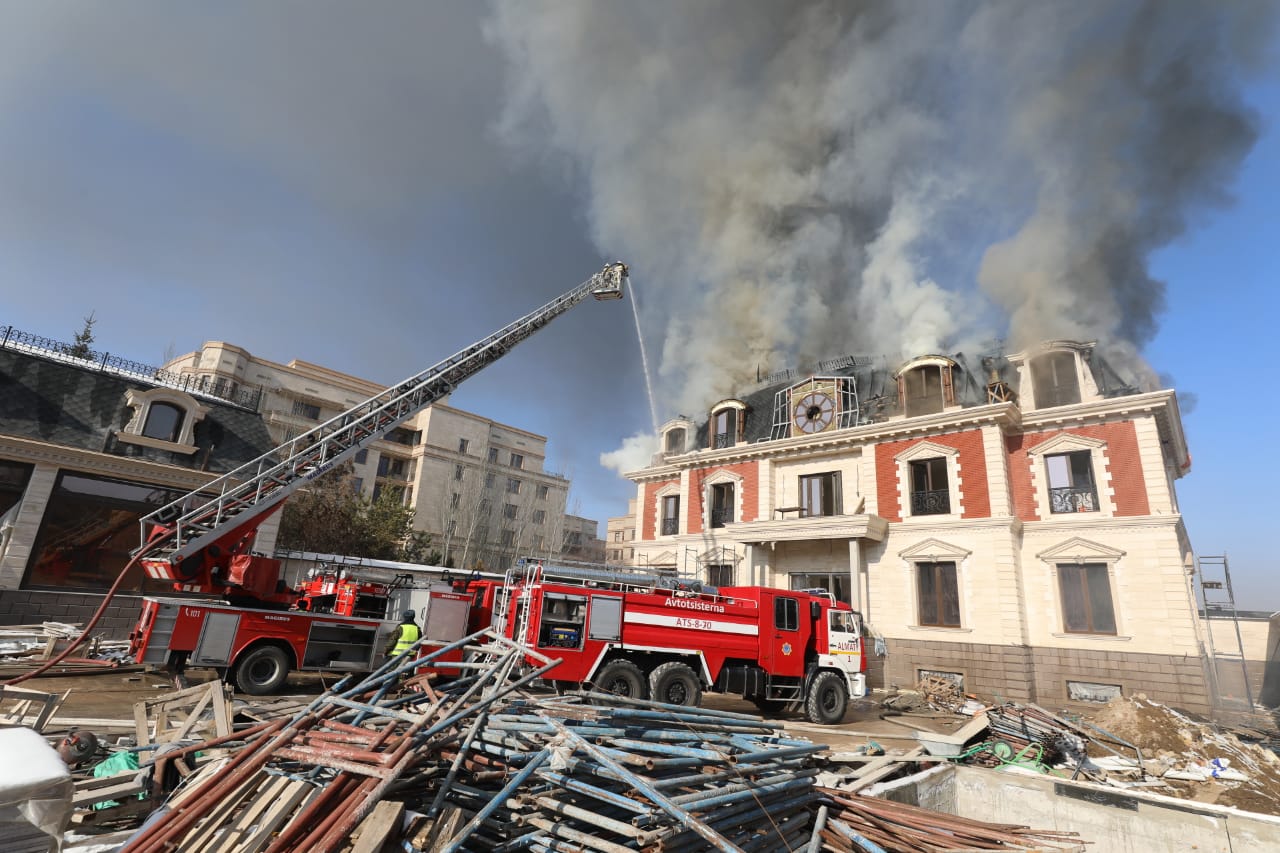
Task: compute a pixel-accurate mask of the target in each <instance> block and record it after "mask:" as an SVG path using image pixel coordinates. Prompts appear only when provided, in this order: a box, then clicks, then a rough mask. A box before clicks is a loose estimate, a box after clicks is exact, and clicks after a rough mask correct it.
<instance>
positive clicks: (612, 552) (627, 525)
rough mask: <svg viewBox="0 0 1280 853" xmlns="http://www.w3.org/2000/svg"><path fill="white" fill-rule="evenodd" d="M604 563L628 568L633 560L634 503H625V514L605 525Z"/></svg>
mask: <svg viewBox="0 0 1280 853" xmlns="http://www.w3.org/2000/svg"><path fill="white" fill-rule="evenodd" d="M605 530H606V533H605V562H607V563H613V564H615V565H622V566H629V565H631V561H632V560H633V559H635V538H636V502H635V500H634V499H632V500H630V501H627V514H626V515H618V516H614V517H613V518H610V519H609V520H608V521H607V522H606V523H605Z"/></svg>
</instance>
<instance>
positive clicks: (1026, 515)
mask: <svg viewBox="0 0 1280 853" xmlns="http://www.w3.org/2000/svg"><path fill="white" fill-rule="evenodd" d="M1063 434H1066V435H1079V436H1083V437H1085V438H1091V439H1094V440H1096V441H1103V442H1106V445H1107V449H1106V451H1105V453H1104V454H1103V458H1104V460H1105V469H1104V470H1105V471H1106V472H1107V473H1109V474H1110V483H1111V487H1112V488H1113V489H1114V490H1115V514H1116V516H1134V515H1148V514H1149V513H1150V512H1151V506H1150V501H1149V500H1148V499H1147V483H1146V477H1145V476H1144V474H1143V472H1142V456H1141V454H1140V453H1139V451H1138V433H1137V430H1136V429H1135V428H1134V425H1133V422H1132V421H1120V422H1118V423H1108V424H1095V425H1091V426H1079V427H1071V428H1069V429H1060V430H1051V431H1046V432H1034V433H1024V434H1015V435H1008V436H1006V437H1005V449H1006V451H1007V452H1008V454H1009V484H1010V487H1011V489H1012V490H1013V504H1014V510H1015V512H1016V513H1017V514H1018V518H1020V519H1022V520H1023V521H1040V520H1041V519H1040V514H1039V512H1038V511H1037V507H1036V495H1035V489H1034V487H1033V486H1032V483H1031V458H1030V457H1029V456H1028V454H1029V453H1030V452H1031V451H1033V450H1035V449H1036V448H1037V447H1038V446H1040V445H1041V444H1044V443H1045V442H1046V441H1049V440H1050V439H1053V438H1056V437H1057V436H1059V435H1063ZM1098 488H1103V484H1102V483H1099V484H1098Z"/></svg>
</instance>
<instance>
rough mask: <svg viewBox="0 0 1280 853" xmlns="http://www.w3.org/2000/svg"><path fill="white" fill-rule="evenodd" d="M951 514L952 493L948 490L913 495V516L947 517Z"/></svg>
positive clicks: (914, 493)
mask: <svg viewBox="0 0 1280 853" xmlns="http://www.w3.org/2000/svg"><path fill="white" fill-rule="evenodd" d="M949 512H951V492H950V491H949V490H948V489H936V490H934V491H931V492H912V493H911V514H912V515H946V514H947V513H949Z"/></svg>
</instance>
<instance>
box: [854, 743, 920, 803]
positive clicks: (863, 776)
mask: <svg viewBox="0 0 1280 853" xmlns="http://www.w3.org/2000/svg"><path fill="white" fill-rule="evenodd" d="M923 752H924V747H923V746H918V747H916V748H915V749H913V750H911V751H910V752H908V753H907V754H906V755H905V756H902V757H903V758H914V757H916V756H918V755H920V754H921V753H923ZM898 759H899V757H898V756H894V755H886V756H884V758H883V763H881V764H879V765H877V764H876V763H875V762H872V763H871V764H868V765H867V766H866V767H863V768H862V769H861V770H859V772H858V773H857V778H856V779H854V781H853V782H852V784H849V785H842V786H841V787H840V790H842V791H849V792H850V793H852V792H854V791H860V790H862V789H863V788H865V787H867V786H868V785H873V784H875V783H876V782H879V781H880V780H881V779H883V778H885V777H886V776H891V775H893V774H894V773H896V772H897V770H898V765H899V764H901V763H902V762H901V761H899V760H898Z"/></svg>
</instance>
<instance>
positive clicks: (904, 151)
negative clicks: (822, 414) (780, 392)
mask: <svg viewBox="0 0 1280 853" xmlns="http://www.w3.org/2000/svg"><path fill="white" fill-rule="evenodd" d="M1271 24H1272V21H1271V10H1270V8H1269V4H1266V3H1247V2H1246V3H1231V4H1216V3H1191V2H1186V3H1183V2H1168V0H1159V1H1158V2H1149V3H1134V2H1131V3H1120V2H1110V0H1109V1H1108V2H1083V3H1080V2H1077V3H1058V2H1039V3H1030V2H1024V3H1013V4H1011V3H991V4H969V3H958V2H952V3H945V4H944V3H896V2H895V3H890V2H864V3H857V4H851V3H846V2H823V0H811V2H791V3H777V2H774V0H760V2H749V0H704V2H700V3H697V4H688V3H674V2H646V3H600V2H590V1H589V0H582V1H581V2H573V0H558V2H555V3H530V2H527V1H526V0H498V2H497V3H496V5H495V7H494V13H493V15H492V18H491V20H490V21H489V24H488V27H487V34H488V36H489V38H490V39H491V40H492V41H493V42H494V43H496V44H497V45H498V46H499V47H500V48H501V49H502V50H503V51H504V53H505V55H506V57H507V60H508V64H509V68H508V86H509V99H508V108H507V111H506V115H505V120H504V123H503V126H502V129H503V131H504V133H505V135H506V138H507V139H508V140H509V141H510V142H511V143H512V144H513V145H515V146H516V147H518V148H521V149H524V150H527V151H530V152H533V153H535V154H536V155H537V156H548V155H549V156H551V157H552V158H559V159H560V161H561V162H562V164H565V165H567V167H568V168H569V169H570V170H572V171H573V172H574V173H576V175H577V177H578V178H579V179H580V180H581V182H582V184H583V185H584V186H585V187H586V189H587V192H588V194H589V198H590V210H591V225H592V229H593V236H594V239H595V241H596V242H597V244H598V245H599V246H600V248H601V249H602V251H604V252H606V253H608V254H612V255H617V256H619V257H622V258H624V259H626V260H629V261H630V262H632V263H633V264H634V267H635V276H636V284H637V286H638V287H643V288H645V289H646V291H647V292H646V294H645V296H646V299H645V304H646V305H647V306H648V309H649V312H650V316H654V315H661V316H662V317H664V318H665V319H664V320H663V321H662V327H661V328H660V329H659V328H655V329H650V330H649V331H650V332H651V333H657V334H658V335H659V336H660V339H661V341H662V345H661V347H660V352H661V364H660V368H659V374H660V376H661V382H660V385H661V386H662V388H663V389H664V391H665V394H664V396H665V399H664V400H663V401H662V405H661V408H660V414H670V413H672V412H674V411H699V410H701V408H702V406H703V405H705V404H706V403H707V402H709V401H710V399H711V398H713V397H716V396H723V395H724V394H725V393H727V392H728V391H729V390H731V389H733V388H735V387H740V386H741V385H742V384H745V383H747V382H749V381H750V380H751V379H752V378H754V376H755V373H756V370H757V367H762V368H764V369H770V368H776V367H778V366H780V365H784V364H790V363H795V362H797V361H801V360H804V359H807V358H813V357H815V356H826V355H833V354H838V353H843V352H881V353H887V354H890V355H912V354H918V353H921V352H927V351H937V350H939V349H942V348H949V347H959V346H961V345H963V344H965V343H967V342H973V341H977V340H982V339H985V338H988V337H990V335H991V334H992V333H1003V334H1005V335H1006V336H1007V337H1008V339H1009V341H1010V344H1011V346H1014V347H1018V346H1022V345H1026V344H1030V343H1034V342H1037V341H1040V340H1046V339H1052V338H1076V339H1095V338H1096V339H1099V340H1101V341H1103V342H1104V343H1105V344H1106V345H1107V346H1109V347H1110V348H1111V349H1112V351H1113V352H1117V353H1120V354H1122V355H1127V356H1129V357H1130V358H1133V359H1136V358H1137V353H1138V351H1139V350H1140V348H1141V346H1142V345H1143V344H1144V343H1145V342H1146V341H1148V340H1149V339H1150V338H1151V336H1152V334H1153V333H1154V331H1155V329H1156V323H1157V318H1158V315H1159V313H1160V311H1161V309H1162V308H1163V304H1164V303H1163V300H1164V295H1163V285H1162V284H1161V283H1160V282H1159V281H1157V280H1155V279H1154V278H1153V277H1152V275H1151V274H1150V272H1149V270H1148V265H1147V260H1148V258H1149V256H1150V255H1151V253H1152V252H1153V251H1154V250H1155V249H1158V248H1160V247H1161V246H1164V245H1167V244H1168V243H1169V242H1170V241H1172V240H1174V239H1175V238H1177V237H1178V236H1179V235H1181V234H1182V233H1184V232H1185V230H1186V229H1187V227H1188V225H1189V222H1190V220H1191V218H1192V217H1193V216H1194V214H1195V213H1196V211H1197V210H1199V209H1201V208H1203V207H1205V206H1206V205H1210V206H1211V205H1215V204H1221V203H1223V202H1225V201H1227V200H1228V199H1229V197H1228V191H1227V187H1228V186H1229V183H1230V180H1231V178H1232V176H1233V175H1234V173H1235V170H1236V168H1237V166H1238V165H1239V163H1240V161H1241V160H1242V158H1243V157H1244V155H1245V154H1246V153H1247V152H1248V151H1249V149H1250V147H1251V146H1252V144H1253V142H1254V139H1255V136H1256V133H1257V131H1256V121H1255V119H1254V117H1253V116H1252V115H1251V114H1250V112H1249V111H1248V110H1247V109H1246V108H1245V106H1244V105H1243V103H1242V101H1241V98H1240V96H1239V93H1238V85H1239V84H1238V81H1239V80H1240V79H1241V77H1242V76H1244V75H1245V74H1247V73H1249V72H1250V71H1252V70H1255V66H1256V65H1257V63H1259V62H1260V55H1261V51H1262V50H1263V48H1264V47H1265V45H1266V41H1267V38H1268V37H1269V35H1270V32H1271ZM654 325H657V324H654ZM1002 327H1007V328H1002ZM654 349H658V348H657V347H651V351H652V350H654Z"/></svg>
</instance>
